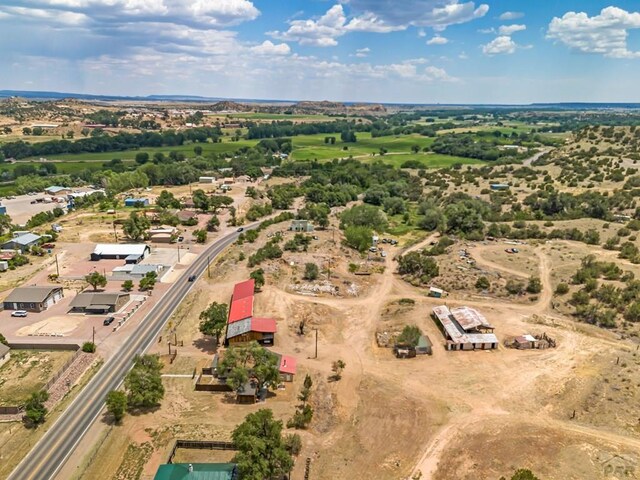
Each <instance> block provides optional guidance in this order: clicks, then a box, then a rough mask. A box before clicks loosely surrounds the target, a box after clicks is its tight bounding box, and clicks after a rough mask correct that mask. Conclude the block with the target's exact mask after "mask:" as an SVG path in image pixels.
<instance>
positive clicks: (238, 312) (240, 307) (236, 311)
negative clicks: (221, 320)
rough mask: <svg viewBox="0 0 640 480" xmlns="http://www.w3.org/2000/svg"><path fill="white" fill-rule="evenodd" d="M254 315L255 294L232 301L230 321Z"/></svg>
mask: <svg viewBox="0 0 640 480" xmlns="http://www.w3.org/2000/svg"><path fill="white" fill-rule="evenodd" d="M252 315H253V295H252V296H250V297H245V298H242V299H240V300H234V301H233V302H231V308H230V309H229V323H233V322H238V321H240V320H244V319H245V318H249V317H251V316H252Z"/></svg>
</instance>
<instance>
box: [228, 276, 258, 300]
mask: <svg viewBox="0 0 640 480" xmlns="http://www.w3.org/2000/svg"><path fill="white" fill-rule="evenodd" d="M255 283H256V282H255V281H254V280H253V278H252V279H250V280H245V281H244V282H240V283H236V286H235V287H233V297H232V301H233V302H235V301H236V300H242V299H243V298H246V297H253V290H254V287H255Z"/></svg>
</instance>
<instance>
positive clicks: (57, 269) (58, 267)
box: [56, 253, 60, 277]
mask: <svg viewBox="0 0 640 480" xmlns="http://www.w3.org/2000/svg"><path fill="white" fill-rule="evenodd" d="M56 275H57V276H58V277H59V276H60V265H58V254H57V253H56Z"/></svg>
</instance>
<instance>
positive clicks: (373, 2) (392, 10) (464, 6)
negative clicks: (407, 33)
mask: <svg viewBox="0 0 640 480" xmlns="http://www.w3.org/2000/svg"><path fill="white" fill-rule="evenodd" d="M342 1H343V3H347V4H348V5H349V6H350V7H351V9H352V10H353V11H357V12H369V13H372V14H374V15H375V16H376V17H377V18H380V20H381V21H383V22H384V23H385V24H387V25H393V26H397V27H405V28H406V27H408V26H415V27H432V28H434V29H437V30H444V29H445V28H447V27H448V26H449V25H455V24H459V23H466V22H469V21H471V20H474V19H476V18H480V17H483V16H485V15H486V14H487V12H488V11H489V6H488V5H486V4H480V5H478V6H477V7H476V4H475V3H474V2H473V1H468V2H464V3H460V0H403V1H402V4H401V6H399V4H398V2H397V0H342Z"/></svg>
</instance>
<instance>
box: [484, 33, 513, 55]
mask: <svg viewBox="0 0 640 480" xmlns="http://www.w3.org/2000/svg"><path fill="white" fill-rule="evenodd" d="M516 48H517V45H516V42H514V41H513V40H512V39H511V37H508V36H506V35H503V36H500V37H497V38H495V39H493V40H492V41H490V42H489V43H487V44H486V45H483V46H482V53H484V54H485V55H503V54H512V53H515V51H516Z"/></svg>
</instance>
